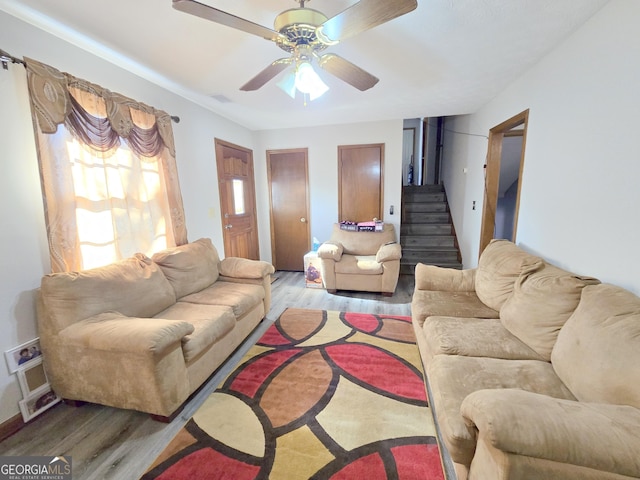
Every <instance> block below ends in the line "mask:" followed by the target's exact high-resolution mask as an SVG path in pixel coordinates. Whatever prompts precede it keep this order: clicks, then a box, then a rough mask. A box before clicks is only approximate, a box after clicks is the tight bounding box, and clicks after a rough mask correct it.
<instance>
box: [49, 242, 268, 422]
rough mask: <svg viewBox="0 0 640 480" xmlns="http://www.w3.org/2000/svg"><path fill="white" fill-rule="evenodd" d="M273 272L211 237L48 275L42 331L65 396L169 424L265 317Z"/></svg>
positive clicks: (53, 376)
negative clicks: (220, 249) (222, 250)
mask: <svg viewBox="0 0 640 480" xmlns="http://www.w3.org/2000/svg"><path fill="white" fill-rule="evenodd" d="M273 271H274V269H273V266H272V265H271V264H269V263H266V262H261V261H253V260H246V259H242V258H225V259H224V260H222V261H220V259H219V257H218V253H217V251H216V249H215V247H214V246H213V245H212V243H211V241H210V240H209V239H200V240H197V241H195V242H192V243H189V244H186V245H182V246H180V247H176V248H171V249H168V250H165V251H162V252H159V253H156V254H155V255H153V257H152V258H148V257H146V256H145V255H143V254H136V255H134V256H133V257H131V258H128V259H126V260H123V261H120V262H117V263H114V264H111V265H107V266H104V267H100V268H95V269H91V270H85V271H81V272H70V273H54V274H50V275H46V276H45V277H43V279H42V282H41V288H40V292H39V299H38V329H39V335H40V344H41V346H42V351H43V354H44V365H45V369H46V371H47V375H48V377H49V380H50V383H51V385H52V387H53V389H54V391H55V392H56V393H57V394H58V395H59V396H60V397H62V398H64V399H67V400H74V401H80V402H91V403H99V404H102V405H109V406H112V407H118V408H125V409H132V410H139V411H141V412H148V413H150V414H152V415H153V416H154V417H155V418H157V419H160V420H162V419H170V418H171V416H172V414H175V413H177V412H178V411H179V410H180V407H181V405H182V404H183V403H184V402H185V400H187V398H188V397H189V396H190V395H191V394H192V393H193V392H194V391H195V390H196V389H197V388H198V387H200V386H201V385H202V384H203V383H204V382H205V380H207V378H209V377H210V376H211V374H212V373H213V372H214V371H215V370H216V369H217V368H218V367H219V366H220V365H221V364H222V363H223V362H224V361H225V360H226V359H227V358H228V356H229V355H230V354H231V353H232V352H233V351H234V350H235V349H236V348H237V347H238V346H239V345H240V343H242V341H243V340H244V339H245V338H246V337H247V335H248V334H249V333H250V332H251V331H252V330H253V329H254V328H255V327H256V325H257V324H258V323H259V322H260V321H261V320H262V319H263V318H264V316H265V315H266V313H267V312H268V310H269V304H270V300H271V280H270V276H271V273H273Z"/></svg>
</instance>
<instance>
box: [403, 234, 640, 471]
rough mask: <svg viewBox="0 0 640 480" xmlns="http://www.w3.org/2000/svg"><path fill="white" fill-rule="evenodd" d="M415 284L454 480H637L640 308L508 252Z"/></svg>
mask: <svg viewBox="0 0 640 480" xmlns="http://www.w3.org/2000/svg"><path fill="white" fill-rule="evenodd" d="M415 280H416V285H415V292H414V296H413V301H412V317H413V326H414V330H415V333H416V337H417V341H418V345H419V349H420V354H421V356H422V360H423V363H424V366H425V371H426V376H427V389H428V393H429V396H430V400H431V406H432V409H433V412H434V417H435V420H436V423H437V427H438V436H439V440H440V443H441V447H442V450H443V452H444V457H445V465H447V463H450V464H451V463H452V465H451V466H452V467H453V468H452V469H451V470H453V471H455V476H457V478H458V479H459V480H463V479H465V478H469V479H477V480H485V479H492V480H506V479H510V480H517V479H527V480H529V479H545V480H546V479H623V478H625V479H626V478H640V367H639V366H640V298H638V297H637V296H635V295H634V294H632V293H631V292H628V291H626V290H624V289H622V288H620V287H616V286H612V285H606V284H600V282H598V280H596V279H594V278H591V277H583V276H579V275H575V274H573V273H571V272H567V271H564V270H562V269H560V268H557V267H555V266H553V265H551V264H549V263H547V262H545V261H543V260H542V259H541V258H538V257H536V256H533V255H530V254H528V253H526V252H525V251H523V250H522V249H520V248H519V247H517V246H516V245H514V244H513V243H511V242H508V241H506V240H494V241H493V242H492V243H491V244H490V245H489V246H488V247H487V248H486V249H485V251H484V252H483V253H482V255H481V257H480V260H479V263H478V268H476V269H469V270H462V271H460V270H452V269H444V268H438V267H434V266H426V265H418V266H417V268H416V278H415ZM449 459H450V460H451V461H452V462H448V460H449ZM452 476H454V475H452Z"/></svg>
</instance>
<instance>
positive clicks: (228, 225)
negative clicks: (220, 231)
mask: <svg viewBox="0 0 640 480" xmlns="http://www.w3.org/2000/svg"><path fill="white" fill-rule="evenodd" d="M224 228H226V229H227V230H229V229H230V228H233V225H231V224H230V223H228V224H226V225H225V226H224Z"/></svg>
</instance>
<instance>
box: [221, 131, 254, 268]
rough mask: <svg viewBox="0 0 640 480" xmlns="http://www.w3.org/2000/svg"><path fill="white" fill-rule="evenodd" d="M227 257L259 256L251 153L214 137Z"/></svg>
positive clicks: (251, 257) (252, 257)
mask: <svg viewBox="0 0 640 480" xmlns="http://www.w3.org/2000/svg"><path fill="white" fill-rule="evenodd" d="M215 144H216V163H217V166H218V183H219V188H220V211H221V217H222V232H223V237H224V254H225V256H226V257H243V258H249V259H252V260H258V259H259V258H260V250H259V247H258V224H257V221H256V194H255V182H254V178H253V152H252V151H251V150H249V149H247V148H244V147H240V146H238V145H233V144H231V143H228V142H225V141H223V140H219V139H217V138H216V139H215Z"/></svg>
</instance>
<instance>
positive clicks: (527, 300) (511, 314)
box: [500, 264, 600, 360]
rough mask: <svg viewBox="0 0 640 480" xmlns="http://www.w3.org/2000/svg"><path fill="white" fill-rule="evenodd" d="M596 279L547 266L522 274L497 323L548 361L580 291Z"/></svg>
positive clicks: (595, 281) (597, 281) (578, 299)
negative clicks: (500, 322) (500, 323)
mask: <svg viewBox="0 0 640 480" xmlns="http://www.w3.org/2000/svg"><path fill="white" fill-rule="evenodd" d="M598 283H600V282H599V280H597V279H595V278H591V277H583V276H579V275H575V274H573V273H571V272H567V271H565V270H562V269H560V268H558V267H555V266H553V265H549V264H546V265H544V267H543V268H542V269H540V270H536V271H534V272H525V273H523V274H522V275H520V277H519V278H518V280H516V283H515V285H514V289H513V295H511V296H510V297H509V298H508V299H507V301H506V302H505V303H504V305H502V308H501V309H500V320H501V321H502V324H503V325H504V326H505V327H506V328H507V329H508V330H509V331H510V332H511V333H513V334H514V335H515V336H516V337H518V338H519V339H520V340H522V341H523V342H524V343H526V344H527V345H529V346H530V347H531V348H532V349H534V350H535V351H536V352H538V353H539V354H540V355H541V356H542V357H543V358H544V359H545V360H549V359H550V358H551V350H552V349H553V346H554V345H555V343H556V338H557V337H558V332H560V328H561V327H562V326H563V325H564V323H565V322H566V321H567V319H568V318H569V317H570V316H571V314H572V313H573V311H574V310H575V309H576V307H577V306H578V302H579V301H580V295H581V294H582V289H583V288H584V287H585V286H586V285H596V284H598Z"/></svg>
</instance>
